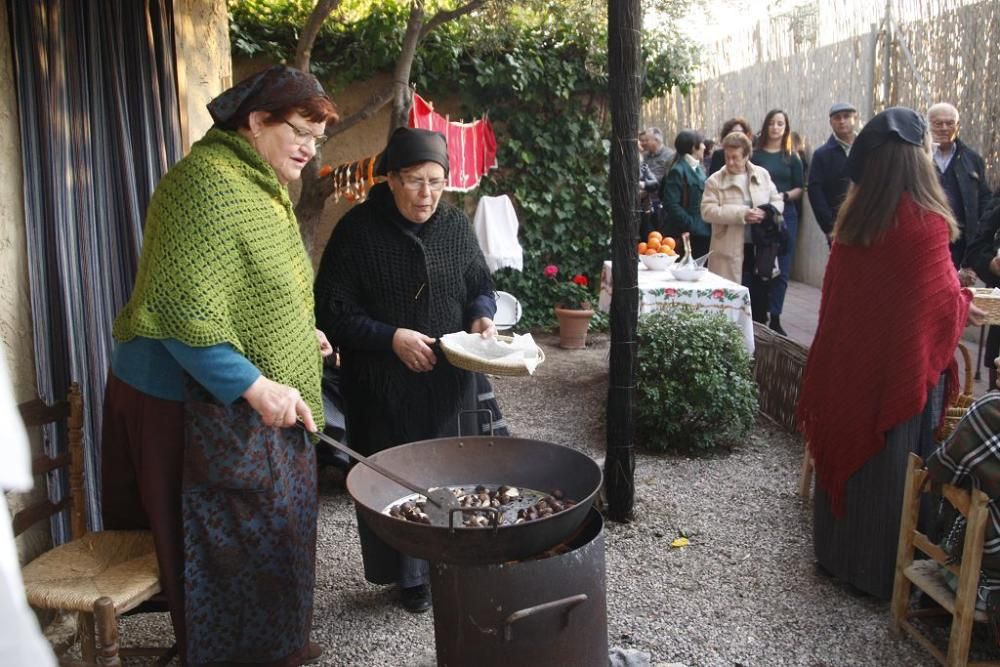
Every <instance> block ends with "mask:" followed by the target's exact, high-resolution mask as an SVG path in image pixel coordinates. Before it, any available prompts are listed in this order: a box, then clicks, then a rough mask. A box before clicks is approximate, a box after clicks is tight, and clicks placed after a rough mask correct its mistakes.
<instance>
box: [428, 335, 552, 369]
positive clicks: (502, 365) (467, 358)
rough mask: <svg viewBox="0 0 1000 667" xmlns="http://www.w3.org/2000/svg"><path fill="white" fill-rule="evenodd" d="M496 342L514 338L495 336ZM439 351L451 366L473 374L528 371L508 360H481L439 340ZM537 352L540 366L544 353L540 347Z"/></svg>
mask: <svg viewBox="0 0 1000 667" xmlns="http://www.w3.org/2000/svg"><path fill="white" fill-rule="evenodd" d="M497 340H498V341H501V342H504V343H510V342H512V341H513V340H514V338H513V337H512V336H497ZM441 350H442V351H443V352H444V356H445V357H446V358H447V359H448V361H449V363H451V365H452V366H455V367H457V368H461V369H464V370H467V371H472V372H473V373H489V374H490V375H514V376H517V375H528V374H529V373H528V369H527V368H526V367H525V365H524V364H523V363H520V362H517V361H511V360H509V359H493V360H491V359H483V358H482V357H477V356H474V355H471V354H469V353H468V352H466V351H465V350H463V349H461V348H458V347H455V346H454V345H448V344H447V343H446V342H445V341H444V340H443V339H442V340H441ZM537 350H538V363H539V364H540V363H542V362H543V361H545V352H543V351H542V348H541V347H537ZM536 366H537V364H536Z"/></svg>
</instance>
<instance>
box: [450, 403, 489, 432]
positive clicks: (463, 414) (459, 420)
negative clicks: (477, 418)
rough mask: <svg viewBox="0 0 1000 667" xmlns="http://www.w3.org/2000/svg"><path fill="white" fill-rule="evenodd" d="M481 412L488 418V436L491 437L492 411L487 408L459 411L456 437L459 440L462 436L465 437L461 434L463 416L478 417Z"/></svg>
mask: <svg viewBox="0 0 1000 667" xmlns="http://www.w3.org/2000/svg"><path fill="white" fill-rule="evenodd" d="M481 412H485V413H486V414H487V415H489V418H490V435H491V436H492V435H493V411H492V410H490V409H489V408H479V409H478V410H459V411H458V437H460V438H461V437H462V436H463V435H465V434H464V433H462V417H464V416H465V415H472V414H475V415H478V414H479V413H481ZM477 425H478V423H477ZM474 435H479V434H478V433H475V434H474Z"/></svg>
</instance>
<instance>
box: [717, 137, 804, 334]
mask: <svg viewBox="0 0 1000 667" xmlns="http://www.w3.org/2000/svg"><path fill="white" fill-rule="evenodd" d="M722 150H723V151H724V153H725V160H726V163H725V164H726V166H725V167H723V168H722V169H720V170H719V171H717V172H715V173H714V174H712V175H711V176H709V177H708V180H707V181H705V193H704V195H703V196H702V199H701V217H702V219H704V220H705V222H707V223H709V224H711V225H712V241H711V244H710V248H711V251H712V256H711V257H710V258H709V260H708V266H709V268H710V269H711V271H712V272H713V273H717V274H719V275H720V276H722V277H723V278H726V279H728V280H731V281H733V282H734V283H742V284H743V285H746V286H747V287H748V288H749V289H750V308H751V309H752V310H753V319H754V320H755V321H757V322H763V321H764V320H765V319H766V317H767V304H768V291H769V283H770V278H771V276H770V273H769V272H768V273H766V274H761V273H760V272H759V271H757V262H756V253H755V249H754V239H753V236H752V234H751V227H752V226H753V225H759V224H760V223H762V222H764V220H765V219H766V218H767V217H768V212H770V213H771V215H772V217H773V214H774V213H775V212H777V213H781V211H782V209H783V208H784V202H782V201H781V197H780V196H779V195H778V191H777V190H776V189H775V187H774V183H772V182H771V177H770V176H769V175H768V173H767V170H766V169H764V168H763V167H758V166H757V165H755V164H753V163H752V162H750V153H751V150H752V149H751V146H750V140H749V139H748V138H747V136H746V135H745V134H743V133H742V132H730V133H729V134H728V135H727V136H726V138H725V139H723V140H722ZM766 204H770V207H769V208H768V210H767V211H765V210H764V208H763V207H764V206H765V205H766Z"/></svg>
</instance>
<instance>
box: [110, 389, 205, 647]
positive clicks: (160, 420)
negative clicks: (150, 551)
mask: <svg viewBox="0 0 1000 667" xmlns="http://www.w3.org/2000/svg"><path fill="white" fill-rule="evenodd" d="M183 469H184V404H183V403H182V402H180V401H166V400H163V399H159V398H154V397H152V396H149V395H148V394H144V393H143V392H141V391H139V390H137V389H135V388H134V387H132V386H131V385H128V384H126V383H124V382H122V381H121V380H119V379H118V378H116V377H115V376H114V375H112V374H111V373H108V384H107V388H106V389H105V392H104V426H103V432H102V434H101V509H102V514H103V516H104V527H105V528H106V529H108V530H150V531H151V532H152V533H153V541H154V543H155V545H156V560H157V561H158V562H159V565H160V585H161V586H162V587H163V594H164V596H165V597H166V599H167V605H168V606H169V608H170V618H171V620H172V621H173V625H174V635H175V637H176V641H177V647H178V649H179V650H180V653H181V662H182V664H184V663H186V662H187V655H186V649H187V643H186V638H187V634H186V632H185V625H184V579H183V575H184V531H183V528H182V520H181V481H182V477H183Z"/></svg>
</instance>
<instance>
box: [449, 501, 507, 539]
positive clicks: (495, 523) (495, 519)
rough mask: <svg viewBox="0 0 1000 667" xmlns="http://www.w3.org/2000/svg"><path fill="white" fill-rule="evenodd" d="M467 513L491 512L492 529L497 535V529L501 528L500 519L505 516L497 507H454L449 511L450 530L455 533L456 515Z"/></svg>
mask: <svg viewBox="0 0 1000 667" xmlns="http://www.w3.org/2000/svg"><path fill="white" fill-rule="evenodd" d="M466 512H489V514H490V515H491V517H490V528H492V529H493V532H494V533H496V532H497V529H499V528H500V517H502V516H503V512H501V511H500V510H498V509H497V508H496V507H452V508H449V509H448V530H449V531H451V532H453V533H454V532H455V514H456V513H461V514H465V513H466Z"/></svg>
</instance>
